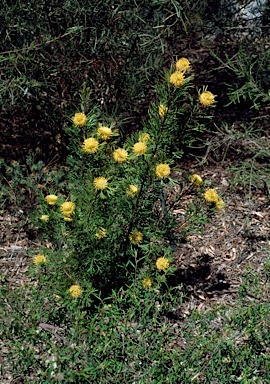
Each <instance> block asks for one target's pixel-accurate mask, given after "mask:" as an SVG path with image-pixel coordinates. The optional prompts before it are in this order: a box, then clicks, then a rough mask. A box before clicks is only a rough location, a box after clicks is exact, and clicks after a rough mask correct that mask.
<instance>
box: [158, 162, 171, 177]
mask: <svg viewBox="0 0 270 384" xmlns="http://www.w3.org/2000/svg"><path fill="white" fill-rule="evenodd" d="M170 173H171V168H170V166H169V165H168V164H158V165H157V166H156V175H157V177H159V178H160V179H165V178H166V177H168V176H169V174H170Z"/></svg>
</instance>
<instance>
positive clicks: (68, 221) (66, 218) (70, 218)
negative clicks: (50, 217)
mask: <svg viewBox="0 0 270 384" xmlns="http://www.w3.org/2000/svg"><path fill="white" fill-rule="evenodd" d="M64 220H65V221H66V222H67V223H71V222H72V221H73V219H72V217H69V216H64Z"/></svg>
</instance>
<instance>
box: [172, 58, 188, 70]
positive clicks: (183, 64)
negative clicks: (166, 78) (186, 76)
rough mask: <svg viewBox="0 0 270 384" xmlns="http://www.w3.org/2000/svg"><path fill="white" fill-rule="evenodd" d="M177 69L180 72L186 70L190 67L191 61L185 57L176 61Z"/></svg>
mask: <svg viewBox="0 0 270 384" xmlns="http://www.w3.org/2000/svg"><path fill="white" fill-rule="evenodd" d="M175 66H176V69H177V71H179V72H186V71H187V70H188V69H189V68H190V62H189V61H188V59H186V58H185V57H182V58H181V59H179V60H177V62H176V63H175Z"/></svg>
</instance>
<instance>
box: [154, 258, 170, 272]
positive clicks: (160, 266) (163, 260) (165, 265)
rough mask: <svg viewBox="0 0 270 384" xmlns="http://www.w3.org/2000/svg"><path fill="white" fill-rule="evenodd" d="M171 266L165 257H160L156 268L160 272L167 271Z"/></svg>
mask: <svg viewBox="0 0 270 384" xmlns="http://www.w3.org/2000/svg"><path fill="white" fill-rule="evenodd" d="M169 265H170V263H169V261H168V260H167V259H166V258H165V257H159V258H158V259H157V261H156V267H157V269H158V270H159V271H165V269H167V268H168V267H169Z"/></svg>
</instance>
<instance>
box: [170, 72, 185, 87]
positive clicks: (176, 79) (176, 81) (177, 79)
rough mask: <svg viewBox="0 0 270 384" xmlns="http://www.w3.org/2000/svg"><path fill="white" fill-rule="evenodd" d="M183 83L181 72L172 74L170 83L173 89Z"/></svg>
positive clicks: (183, 78)
mask: <svg viewBox="0 0 270 384" xmlns="http://www.w3.org/2000/svg"><path fill="white" fill-rule="evenodd" d="M184 81H185V77H184V75H183V73H182V72H173V73H172V74H171V76H170V83H171V84H173V85H174V86H175V87H181V85H183V83H184Z"/></svg>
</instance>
